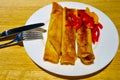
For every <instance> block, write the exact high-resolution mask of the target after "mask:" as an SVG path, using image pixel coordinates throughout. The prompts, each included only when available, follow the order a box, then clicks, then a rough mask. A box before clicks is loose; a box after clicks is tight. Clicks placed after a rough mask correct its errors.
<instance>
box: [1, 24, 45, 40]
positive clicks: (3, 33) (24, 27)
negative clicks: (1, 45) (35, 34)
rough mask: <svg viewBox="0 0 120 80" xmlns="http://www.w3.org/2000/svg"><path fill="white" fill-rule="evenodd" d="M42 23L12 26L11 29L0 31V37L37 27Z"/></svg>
mask: <svg viewBox="0 0 120 80" xmlns="http://www.w3.org/2000/svg"><path fill="white" fill-rule="evenodd" d="M43 25H44V23H36V24H30V25H25V26H21V27H17V28H13V29H9V30H5V31H3V32H2V33H0V38H3V37H7V36H10V35H13V34H16V33H20V32H22V31H26V30H31V29H34V28H38V27H41V26H43ZM41 29H42V28H41ZM43 30H44V29H43Z"/></svg>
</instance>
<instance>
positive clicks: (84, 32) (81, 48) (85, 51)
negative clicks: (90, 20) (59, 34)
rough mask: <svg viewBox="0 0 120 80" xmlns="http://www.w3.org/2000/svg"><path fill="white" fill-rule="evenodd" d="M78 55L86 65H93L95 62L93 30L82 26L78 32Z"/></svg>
mask: <svg viewBox="0 0 120 80" xmlns="http://www.w3.org/2000/svg"><path fill="white" fill-rule="evenodd" d="M76 37H77V47H78V51H77V55H78V57H79V58H80V59H81V61H82V62H83V63H84V64H91V63H93V62H94V59H95V56H94V54H93V50H92V38H91V30H90V29H88V28H86V27H84V26H81V27H80V28H79V29H78V30H77V36H76Z"/></svg>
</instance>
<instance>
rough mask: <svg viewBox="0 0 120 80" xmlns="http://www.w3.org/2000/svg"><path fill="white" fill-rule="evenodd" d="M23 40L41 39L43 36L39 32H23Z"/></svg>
mask: <svg viewBox="0 0 120 80" xmlns="http://www.w3.org/2000/svg"><path fill="white" fill-rule="evenodd" d="M22 34H23V40H32V39H43V35H42V33H41V32H39V31H24V32H23V33H22Z"/></svg>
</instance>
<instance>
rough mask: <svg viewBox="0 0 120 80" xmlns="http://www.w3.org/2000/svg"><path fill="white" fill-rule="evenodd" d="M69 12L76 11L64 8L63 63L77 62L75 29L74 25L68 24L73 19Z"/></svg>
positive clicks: (61, 61)
mask: <svg viewBox="0 0 120 80" xmlns="http://www.w3.org/2000/svg"><path fill="white" fill-rule="evenodd" d="M69 13H73V14H74V13H75V9H68V8H66V7H65V8H64V9H63V27H62V45H61V52H62V55H61V60H60V63H61V64H72V65H73V64H75V60H76V50H75V29H74V28H73V26H66V23H67V22H69V21H71V20H72V19H71V17H70V16H69Z"/></svg>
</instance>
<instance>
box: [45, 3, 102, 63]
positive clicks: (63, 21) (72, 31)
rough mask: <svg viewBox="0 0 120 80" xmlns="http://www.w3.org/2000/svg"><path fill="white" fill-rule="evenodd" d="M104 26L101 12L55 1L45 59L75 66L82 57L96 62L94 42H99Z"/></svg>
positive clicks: (86, 60)
mask: <svg viewBox="0 0 120 80" xmlns="http://www.w3.org/2000/svg"><path fill="white" fill-rule="evenodd" d="M102 28H103V26H102V24H100V23H99V18H98V16H97V14H96V13H94V12H90V10H89V8H86V9H75V8H67V7H64V8H63V7H62V6H61V5H59V4H58V3H56V2H53V7H52V12H51V17H50V23H49V26H48V35H47V40H46V45H45V50H44V60H45V61H50V62H52V63H58V62H59V61H60V64H65V65H67V64H71V65H74V64H75V61H76V59H77V58H78V57H79V58H80V60H81V62H82V63H83V64H87V65H88V64H92V63H94V60H95V55H94V53H93V49H92V43H93V44H95V43H96V42H98V41H99V37H100V30H101V29H102Z"/></svg>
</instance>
